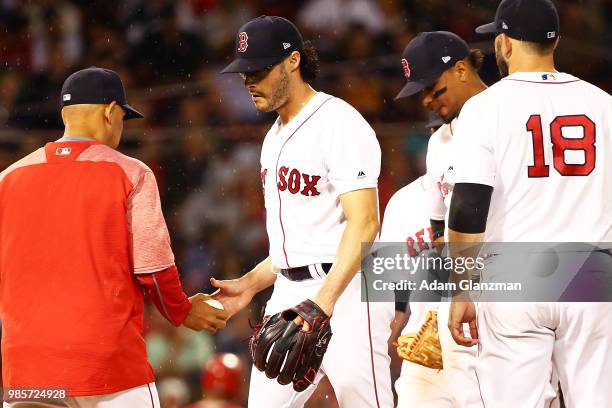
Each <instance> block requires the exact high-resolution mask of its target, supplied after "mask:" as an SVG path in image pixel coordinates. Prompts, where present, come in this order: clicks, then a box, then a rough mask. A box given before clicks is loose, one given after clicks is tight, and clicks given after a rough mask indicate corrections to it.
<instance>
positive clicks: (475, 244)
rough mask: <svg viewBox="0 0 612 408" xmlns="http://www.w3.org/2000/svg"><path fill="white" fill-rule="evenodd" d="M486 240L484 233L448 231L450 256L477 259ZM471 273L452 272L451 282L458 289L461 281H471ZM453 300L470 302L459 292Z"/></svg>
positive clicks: (454, 294) (466, 296)
mask: <svg viewBox="0 0 612 408" xmlns="http://www.w3.org/2000/svg"><path fill="white" fill-rule="evenodd" d="M483 240H484V233H477V234H469V233H463V232H458V231H455V230H453V229H450V228H449V230H448V241H449V244H448V255H449V256H450V257H451V258H453V259H457V258H472V259H476V257H477V256H478V253H479V252H480V248H481V243H482V241H483ZM471 273H472V272H471V271H470V270H468V271H466V272H465V273H462V274H458V273H455V271H454V270H453V271H451V275H450V280H451V282H453V283H455V285H456V287H460V285H459V282H460V281H461V280H465V279H469V278H470V276H471ZM453 300H455V301H463V300H470V299H469V296H468V295H467V293H464V292H463V291H460V290H457V291H455V293H453Z"/></svg>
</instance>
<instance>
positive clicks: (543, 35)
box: [476, 0, 559, 43]
mask: <svg viewBox="0 0 612 408" xmlns="http://www.w3.org/2000/svg"><path fill="white" fill-rule="evenodd" d="M476 32H477V33H478V34H495V35H497V34H506V35H507V36H509V37H511V38H514V39H516V40H522V41H529V42H535V43H550V42H553V41H555V40H556V39H557V37H559V13H557V8H556V7H555V5H554V4H553V2H552V1H551V0H502V2H501V3H500V4H499V6H498V7H497V12H496V13H495V21H493V22H492V23H489V24H485V25H481V26H480V27H477V28H476Z"/></svg>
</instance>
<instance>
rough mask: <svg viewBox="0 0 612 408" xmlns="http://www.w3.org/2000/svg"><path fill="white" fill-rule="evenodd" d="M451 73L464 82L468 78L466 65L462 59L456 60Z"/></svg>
mask: <svg viewBox="0 0 612 408" xmlns="http://www.w3.org/2000/svg"><path fill="white" fill-rule="evenodd" d="M453 74H454V75H455V77H456V78H457V79H458V80H459V81H461V82H466V81H467V78H468V66H467V64H466V62H465V61H464V60H460V61H457V62H456V63H455V66H454V67H453Z"/></svg>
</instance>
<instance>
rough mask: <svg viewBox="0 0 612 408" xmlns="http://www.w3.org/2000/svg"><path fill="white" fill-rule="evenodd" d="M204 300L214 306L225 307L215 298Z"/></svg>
mask: <svg viewBox="0 0 612 408" xmlns="http://www.w3.org/2000/svg"><path fill="white" fill-rule="evenodd" d="M204 302H206V303H208V304H209V305H211V306H212V307H214V308H217V309H221V310H223V309H225V308H224V307H223V305H222V304H221V302H219V301H218V300H217V299H207V300H205V301H204Z"/></svg>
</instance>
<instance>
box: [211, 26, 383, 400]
mask: <svg viewBox="0 0 612 408" xmlns="http://www.w3.org/2000/svg"><path fill="white" fill-rule="evenodd" d="M317 71H318V64H317V57H316V51H315V50H314V47H313V46H312V44H310V43H309V42H304V41H303V40H302V36H301V34H300V33H299V31H298V29H297V28H296V27H295V26H294V25H293V24H292V23H291V22H289V21H288V20H286V19H284V18H281V17H273V16H261V17H258V18H256V19H254V20H251V21H249V22H248V23H247V24H245V25H244V26H243V27H242V28H241V29H240V31H239V33H238V35H237V40H236V59H235V60H234V61H233V62H232V63H231V64H230V65H229V66H228V67H226V68H225V69H224V72H237V73H240V74H241V76H242V77H243V79H244V83H245V86H246V88H247V90H248V91H249V93H250V94H251V97H252V100H253V103H254V104H255V107H256V108H257V109H258V110H259V111H262V112H271V111H276V112H277V113H278V118H277V119H276V121H275V122H274V124H273V125H272V127H271V129H270V130H269V131H268V133H267V135H266V137H265V140H264V142H263V146H262V151H261V175H260V176H261V181H262V184H263V189H264V197H265V205H266V213H267V222H266V226H267V231H268V238H269V241H270V256H269V257H268V258H267V259H266V260H264V261H263V262H261V263H260V264H259V265H257V266H256V267H255V268H254V269H253V270H252V271H250V272H249V273H247V274H245V275H244V276H242V277H241V278H240V279H236V280H230V281H217V280H214V279H213V280H212V284H213V285H214V286H216V287H217V288H219V291H218V292H217V293H216V295H215V297H216V298H217V299H218V300H219V301H221V303H222V304H223V306H224V308H225V309H226V310H227V311H228V312H229V313H230V315H232V314H234V313H236V311H238V310H239V309H241V308H243V307H245V306H246V305H248V304H249V303H250V301H251V299H252V297H253V295H254V294H255V293H257V292H259V291H261V290H262V289H265V288H267V287H269V286H270V285H274V292H273V294H272V297H271V299H270V300H269V302H268V304H267V305H266V310H265V314H266V315H272V314H275V313H277V312H280V311H282V310H285V309H287V308H290V307H293V306H295V305H296V304H298V303H300V302H302V301H304V300H305V299H310V300H312V301H314V302H315V303H316V304H317V305H318V306H319V307H320V308H321V309H323V310H324V311H325V312H326V314H327V315H331V328H332V330H333V337H332V339H331V341H330V343H329V347H328V349H327V352H326V354H325V356H324V359H323V363H322V366H321V369H320V370H319V372H318V373H317V375H316V377H315V381H314V383H313V384H312V385H311V386H309V387H308V388H307V389H306V390H305V391H303V392H296V391H294V389H293V387H292V386H291V384H289V385H280V384H279V383H277V382H276V380H274V379H269V378H267V377H266V376H265V374H264V373H263V372H260V371H258V370H256V369H254V370H252V374H251V384H250V392H249V407H251V408H277V407H301V406H303V405H304V403H305V402H306V400H307V399H308V398H309V397H310V395H312V393H313V391H314V390H315V388H316V384H317V382H318V381H319V380H320V379H321V378H322V377H323V376H324V375H327V377H328V378H329V380H330V382H331V384H332V386H333V388H334V392H335V394H336V397H337V399H338V401H339V403H340V406H341V407H349V408H362V407H363V408H366V407H368V408H370V407H385V408H388V407H392V406H393V395H392V392H391V379H390V372H389V362H390V357H389V355H388V353H387V340H388V338H389V335H390V323H391V321H392V319H393V314H394V310H393V309H394V307H393V304H392V303H368V302H362V301H361V290H360V287H361V279H362V277H361V273H359V269H360V262H361V250H362V248H361V245H362V243H368V242H370V243H371V242H372V241H373V240H374V239H375V237H376V235H377V234H378V231H379V217H378V193H377V183H378V175H379V172H380V156H381V153H380V147H379V144H378V141H377V139H376V135H375V133H374V131H373V130H372V128H371V127H370V126H369V124H368V123H367V122H366V121H365V120H364V119H363V117H362V116H361V115H360V114H359V112H357V111H356V110H355V109H354V108H353V107H351V106H350V105H349V104H347V103H346V102H344V101H343V100H341V99H339V98H336V97H334V96H331V95H328V94H325V93H323V92H317V91H315V90H314V89H313V88H312V87H311V86H310V85H309V81H311V80H312V79H314V77H315V76H316V73H317Z"/></svg>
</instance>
